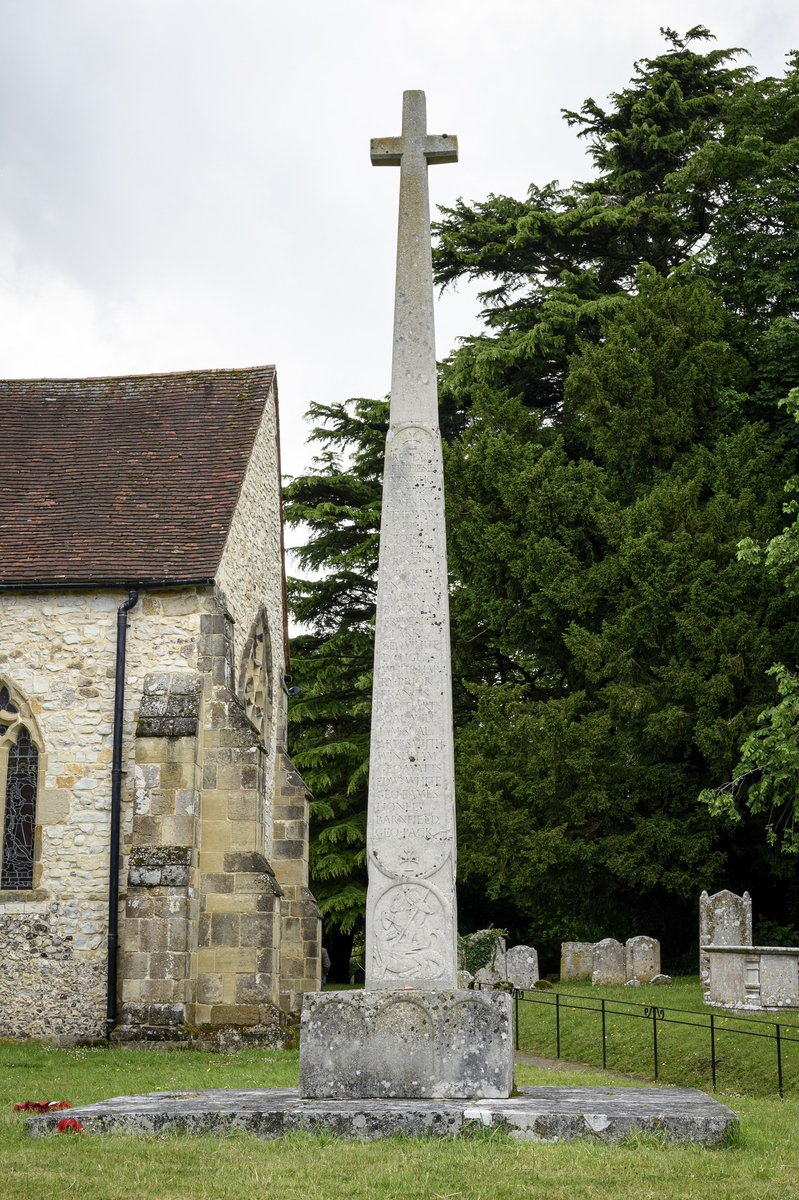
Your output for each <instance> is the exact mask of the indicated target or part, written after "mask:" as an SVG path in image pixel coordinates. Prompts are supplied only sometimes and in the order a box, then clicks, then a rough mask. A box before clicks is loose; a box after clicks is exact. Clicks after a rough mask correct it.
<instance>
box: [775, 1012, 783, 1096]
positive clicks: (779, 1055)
mask: <svg viewBox="0 0 799 1200" xmlns="http://www.w3.org/2000/svg"><path fill="white" fill-rule="evenodd" d="M776 1028H777V1082H778V1083H779V1088H780V1100H782V1098H783V1090H782V1040H781V1038H780V1027H779V1025H777V1027H776Z"/></svg>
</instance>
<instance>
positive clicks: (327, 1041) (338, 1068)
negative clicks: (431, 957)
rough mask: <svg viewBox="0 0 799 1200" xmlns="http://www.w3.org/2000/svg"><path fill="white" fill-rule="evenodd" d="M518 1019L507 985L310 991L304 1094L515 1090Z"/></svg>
mask: <svg viewBox="0 0 799 1200" xmlns="http://www.w3.org/2000/svg"><path fill="white" fill-rule="evenodd" d="M512 1019H513V1014H512V1002H511V997H510V995H509V994H508V993H507V992H498V991H497V992H494V991H492V992H473V991H449V992H434V991H429V992H428V991H421V990H416V989H406V990H404V991H396V992H395V991H368V992H367V991H358V992H306V993H305V996H304V997H303V1004H302V1021H301V1025H300V1095H301V1096H303V1097H306V1098H322V1097H330V1098H336V1099H342V1100H343V1099H355V1098H358V1097H385V1098H404V1099H416V1098H422V1097H431V1098H432V1097H440V1098H457V1097H460V1098H464V1099H469V1098H474V1097H490V1096H496V1097H501V1096H509V1095H510V1094H511V1091H512V1089H513V1023H512Z"/></svg>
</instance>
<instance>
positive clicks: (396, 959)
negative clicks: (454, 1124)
mask: <svg viewBox="0 0 799 1200" xmlns="http://www.w3.org/2000/svg"><path fill="white" fill-rule="evenodd" d="M457 157H458V146H457V139H456V138H454V137H449V136H447V135H446V134H444V135H441V136H431V135H429V134H428V133H427V128H426V107H425V96H424V92H418V91H410V92H405V93H404V95H403V107H402V137H400V138H380V139H375V140H374V141H373V142H372V162H373V163H374V164H375V165H376V166H379V165H388V166H399V167H400V201H399V233H398V241H397V284H396V298H395V308H394V357H393V364H392V373H391V417H390V428H389V432H388V438H387V441H386V459H385V475H384V483H383V510H382V523H381V530H380V563H379V571H378V592H377V628H376V638H375V660H374V690H373V701H372V748H371V757H370V766H369V807H368V831H367V853H368V862H369V889H368V896H367V905H366V987H367V989H374V990H380V989H397V988H403V987H407V986H412V987H414V988H435V989H442V990H443V989H452V988H454V987H455V985H456V976H457V916H456V904H455V784H454V764H453V733H452V681H451V667H450V643H449V603H448V594H447V549H446V533H445V525H444V477H443V466H442V457H441V435H440V432H439V428H438V394H437V386H436V354H435V332H434V321H433V270H432V259H431V251H430V209H429V197H428V186H427V167H428V164H429V163H440V162H455V161H457Z"/></svg>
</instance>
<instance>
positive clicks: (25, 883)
mask: <svg viewBox="0 0 799 1200" xmlns="http://www.w3.org/2000/svg"><path fill="white" fill-rule="evenodd" d="M4 694H5V696H6V697H7V696H8V692H7V691H6V689H5V688H4V689H3V691H2V692H0V710H2V709H4V710H5V712H9V711H11V710H9V708H8V705H7V704H5V705H4V704H3V695H4ZM13 711H14V712H16V709H14V710H13ZM38 767H39V751H38V750H37V749H36V747H35V746H34V744H33V742H32V741H31V735H30V734H29V733H28V731H27V729H26V728H25V727H24V726H22V727H21V728H20V731H19V733H18V735H17V739H16V741H15V742H14V743H13V745H11V746H9V749H8V770H7V773H6V803H5V818H4V821H3V865H2V873H0V888H2V889H3V890H8V889H12V890H14V891H27V890H28V889H29V888H32V887H33V842H34V834H35V831H36V774H37V771H38Z"/></svg>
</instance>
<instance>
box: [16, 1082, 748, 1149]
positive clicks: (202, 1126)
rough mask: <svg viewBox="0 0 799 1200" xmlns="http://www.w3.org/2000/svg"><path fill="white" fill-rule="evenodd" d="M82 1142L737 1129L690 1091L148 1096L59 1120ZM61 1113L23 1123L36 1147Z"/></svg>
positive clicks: (694, 1136)
mask: <svg viewBox="0 0 799 1200" xmlns="http://www.w3.org/2000/svg"><path fill="white" fill-rule="evenodd" d="M68 1115H69V1116H70V1117H74V1118H75V1119H76V1120H78V1121H80V1122H81V1124H82V1125H83V1126H84V1129H85V1131H86V1133H112V1132H114V1133H116V1132H126V1133H138V1134H157V1133H165V1132H179V1133H186V1134H197V1133H212V1134H214V1133H215V1134H220V1133H230V1132H232V1131H233V1130H241V1131H242V1132H246V1133H251V1134H253V1135H255V1136H256V1137H262V1138H274V1137H279V1136H280V1135H281V1134H283V1133H290V1132H294V1131H297V1130H307V1131H311V1132H325V1133H333V1134H336V1135H338V1136H339V1137H342V1138H364V1139H371V1138H386V1137H394V1136H395V1135H396V1134H403V1135H405V1136H406V1137H457V1136H458V1135H459V1134H461V1133H463V1132H465V1131H467V1130H470V1129H471V1130H473V1129H474V1128H475V1126H484V1127H489V1128H490V1127H497V1126H504V1127H506V1128H507V1129H509V1130H510V1132H511V1135H512V1136H513V1137H515V1138H518V1139H519V1140H521V1141H546V1142H553V1141H560V1140H568V1139H571V1138H577V1137H586V1136H587V1137H591V1138H594V1139H597V1140H599V1141H603V1142H618V1141H620V1140H621V1139H622V1138H624V1137H627V1136H628V1135H630V1134H632V1133H637V1132H645V1133H661V1134H663V1135H664V1136H665V1137H667V1138H668V1139H670V1140H672V1141H691V1142H697V1143H700V1144H701V1145H705V1146H719V1145H722V1144H723V1143H724V1142H725V1140H726V1139H727V1138H728V1137H729V1135H730V1133H731V1132H732V1131H733V1130H734V1129H735V1128H736V1127H737V1125H738V1118H737V1117H736V1115H735V1113H734V1112H732V1111H731V1109H729V1108H726V1107H725V1106H724V1105H723V1104H719V1102H718V1101H717V1100H713V1099H712V1098H711V1097H710V1096H708V1095H706V1094H705V1092H700V1091H697V1090H695V1089H693V1088H637V1087H630V1088H609V1087H528V1088H520V1089H519V1094H518V1095H517V1096H514V1097H512V1098H511V1099H510V1100H474V1101H464V1100H382V1099H381V1100H303V1099H301V1098H300V1094H299V1092H298V1090H297V1089H296V1088H262V1089H258V1088H253V1089H247V1090H243V1089H242V1090H233V1089H232V1088H231V1089H225V1090H218V1089H213V1090H210V1089H209V1090H207V1091H200V1092H152V1093H150V1094H149V1095H146V1096H117V1097H115V1098H114V1099H112V1100H103V1101H101V1102H100V1103H99V1104H89V1105H87V1106H86V1107H85V1108H73V1109H72V1110H71V1112H70V1113H69V1114H68ZM63 1116H64V1113H54V1114H52V1115H43V1116H40V1117H30V1118H28V1120H27V1122H26V1124H27V1131H28V1133H29V1135H30V1136H32V1137H43V1136H45V1135H46V1134H48V1133H52V1132H53V1131H54V1130H55V1127H56V1125H57V1124H58V1121H59V1120H60V1119H61V1118H62V1117H63Z"/></svg>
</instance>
